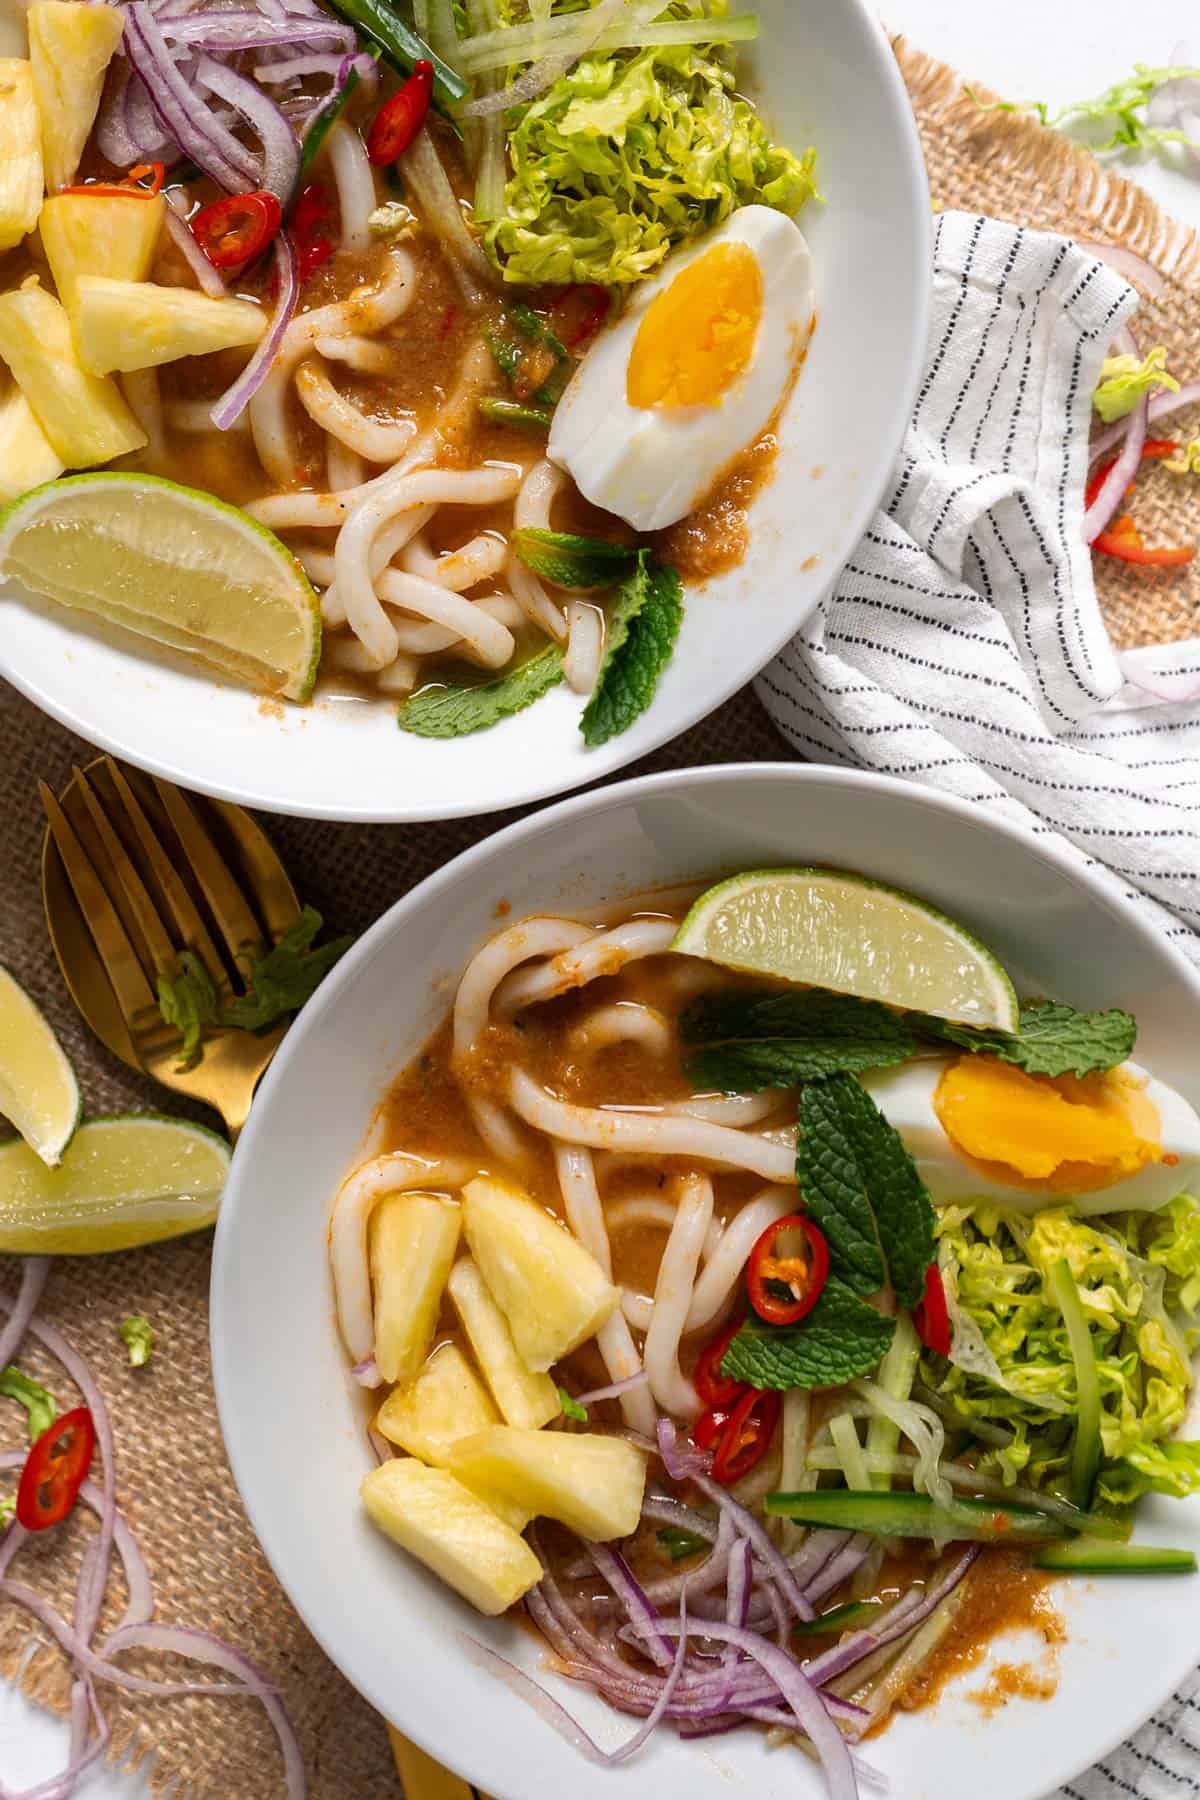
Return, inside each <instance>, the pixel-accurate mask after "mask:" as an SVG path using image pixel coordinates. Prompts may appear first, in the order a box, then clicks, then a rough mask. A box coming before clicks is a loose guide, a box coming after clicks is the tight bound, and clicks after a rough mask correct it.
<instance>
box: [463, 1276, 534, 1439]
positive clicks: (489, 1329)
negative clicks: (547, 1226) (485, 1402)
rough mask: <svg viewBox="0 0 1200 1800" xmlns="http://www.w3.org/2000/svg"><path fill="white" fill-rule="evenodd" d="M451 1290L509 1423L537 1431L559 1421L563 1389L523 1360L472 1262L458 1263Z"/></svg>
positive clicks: (466, 1330) (504, 1321)
mask: <svg viewBox="0 0 1200 1800" xmlns="http://www.w3.org/2000/svg"><path fill="white" fill-rule="evenodd" d="M446 1286H447V1288H448V1290H449V1293H450V1298H451V1299H452V1300H453V1302H454V1304H455V1307H456V1308H457V1310H458V1316H459V1318H460V1319H461V1320H462V1325H463V1330H464V1331H465V1332H466V1334H467V1336H468V1337H469V1338H470V1340H471V1348H472V1350H474V1352H475V1356H476V1358H477V1360H478V1363H479V1366H480V1368H481V1369H482V1370H483V1378H484V1380H485V1381H486V1382H487V1384H488V1386H489V1387H490V1388H491V1390H492V1397H493V1399H494V1400H495V1402H496V1405H497V1406H498V1407H499V1408H500V1411H501V1413H502V1414H503V1415H504V1417H505V1419H506V1420H507V1421H508V1423H509V1424H510V1425H520V1426H522V1427H524V1428H525V1429H527V1430H529V1431H536V1430H537V1428H538V1426H539V1425H544V1424H545V1423H546V1421H547V1420H548V1419H553V1418H556V1417H557V1416H558V1413H559V1411H560V1410H561V1409H560V1407H559V1404H558V1389H557V1388H556V1387H555V1385H554V1383H553V1382H552V1381H551V1379H550V1377H549V1376H548V1375H535V1374H534V1372H533V1370H532V1369H530V1368H527V1367H526V1365H525V1364H524V1363H523V1362H522V1361H521V1358H520V1357H519V1356H518V1355H517V1347H516V1345H515V1344H514V1343H513V1338H512V1332H511V1331H510V1330H509V1329H508V1321H507V1320H506V1319H505V1317H504V1314H503V1313H502V1312H501V1311H500V1308H499V1307H498V1306H497V1305H496V1302H495V1301H494V1300H493V1299H492V1296H491V1295H490V1294H489V1293H488V1290H487V1287H486V1286H485V1284H484V1279H483V1276H482V1275H481V1274H480V1273H479V1270H478V1269H477V1268H476V1267H475V1264H474V1263H473V1262H472V1261H471V1260H470V1258H469V1257H464V1258H463V1259H462V1261H461V1262H457V1263H455V1265H454V1267H453V1268H452V1269H451V1271H450V1279H449V1281H448V1282H447V1284H446Z"/></svg>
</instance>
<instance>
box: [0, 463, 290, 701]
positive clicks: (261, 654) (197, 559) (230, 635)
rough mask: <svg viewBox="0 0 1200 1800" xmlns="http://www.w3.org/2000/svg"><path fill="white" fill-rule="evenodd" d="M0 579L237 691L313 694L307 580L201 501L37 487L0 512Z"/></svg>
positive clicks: (226, 513)
mask: <svg viewBox="0 0 1200 1800" xmlns="http://www.w3.org/2000/svg"><path fill="white" fill-rule="evenodd" d="M0 574H2V575H6V576H7V577H8V578H9V579H10V580H13V581H21V582H24V584H25V586H26V587H28V588H31V589H32V590H33V591H34V593H37V594H45V595H46V596H47V597H48V598H49V599H51V600H57V601H59V602H60V603H61V604H62V605H63V606H73V607H77V608H79V610H80V611H81V612H86V613H92V614H94V615H95V616H96V617H98V618H101V619H106V620H108V621H109V623H110V624H113V625H121V626H124V627H125V629H126V630H128V631H134V632H137V633H138V635H139V636H140V637H147V638H152V639H153V640H154V642H155V643H157V644H165V645H167V646H168V648H170V649H172V650H182V651H185V652H187V653H188V654H190V655H192V656H196V657H198V658H200V659H201V660H202V661H203V662H205V663H207V664H209V665H210V666H211V667H212V668H214V669H217V670H219V671H220V672H221V673H222V674H223V675H228V676H230V677H231V678H232V679H233V680H235V681H239V682H243V683H244V684H245V685H246V686H248V687H252V688H257V689H261V690H264V691H265V692H267V693H271V694H282V695H283V696H284V698H285V699H288V700H307V699H308V698H309V696H310V694H311V693H312V689H313V682H314V681H315V680H316V674H317V663H318V661H319V660H320V655H321V611H320V606H319V603H318V601H317V597H316V595H315V594H314V593H313V590H312V587H311V586H310V585H309V581H308V578H307V576H306V575H305V573H304V571H303V569H302V568H301V567H300V565H299V563H298V562H297V561H296V559H295V557H294V556H293V555H292V554H291V552H290V551H289V550H288V549H286V548H285V546H284V545H283V544H281V543H280V541H279V539H278V538H277V537H275V535H274V534H273V533H272V532H270V531H267V530H266V529H265V528H264V527H263V526H261V525H258V524H256V523H255V521H254V520H253V519H249V518H247V517H246V514H245V513H243V512H239V511H238V509H237V507H236V506H226V505H225V503H224V501H222V500H214V499H213V497H212V495H211V494H200V493H197V492H196V491H195V489H193V488H185V487H178V486H177V485H176V484H175V482H173V481H163V480H161V479H160V478H159V477H158V476H157V475H112V474H100V475H70V476H67V477H66V478H65V479H63V480H61V481H51V482H47V483H46V485H45V486H44V487H39V488H34V489H33V490H32V491H31V492H30V493H28V494H23V495H22V496H21V498H20V499H19V500H15V501H14V502H13V504H12V505H11V506H9V507H7V508H6V509H5V511H4V512H0Z"/></svg>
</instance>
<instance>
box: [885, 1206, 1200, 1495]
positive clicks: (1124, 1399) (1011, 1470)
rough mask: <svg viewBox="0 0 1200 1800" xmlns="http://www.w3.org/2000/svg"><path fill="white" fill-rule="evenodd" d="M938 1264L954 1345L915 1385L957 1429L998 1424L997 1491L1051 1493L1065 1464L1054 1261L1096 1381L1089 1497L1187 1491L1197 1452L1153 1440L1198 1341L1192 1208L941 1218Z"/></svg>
mask: <svg viewBox="0 0 1200 1800" xmlns="http://www.w3.org/2000/svg"><path fill="white" fill-rule="evenodd" d="M938 1239H939V1241H938V1263H939V1267H940V1268H941V1271H942V1277H943V1282H944V1284H945V1286H946V1290H947V1299H948V1303H949V1306H950V1311H951V1317H952V1322H953V1326H954V1337H953V1343H952V1345H951V1354H950V1358H949V1360H948V1361H947V1360H945V1359H943V1358H940V1357H934V1356H931V1355H928V1354H927V1355H926V1356H925V1357H924V1358H923V1360H922V1367H921V1375H922V1379H923V1381H924V1382H925V1384H926V1386H927V1387H928V1388H930V1389H931V1390H932V1391H933V1393H934V1394H935V1395H936V1396H937V1397H938V1399H939V1401H940V1402H941V1403H942V1404H943V1405H946V1406H952V1407H953V1408H954V1409H955V1412H956V1413H957V1414H959V1415H960V1416H961V1417H962V1418H963V1419H964V1421H966V1428H967V1429H968V1430H969V1429H970V1427H971V1423H972V1422H974V1421H975V1420H981V1421H984V1422H987V1421H999V1422H1002V1423H1003V1424H1004V1425H1006V1426H1008V1427H1009V1428H1010V1430H1011V1431H1012V1434H1013V1435H1012V1441H1011V1442H1010V1443H1008V1444H1004V1445H996V1444H993V1443H985V1444H981V1451H982V1454H981V1456H980V1467H981V1468H984V1469H986V1470H988V1471H989V1472H992V1473H995V1474H998V1475H999V1476H1001V1477H1002V1479H1003V1480H1005V1481H1006V1482H1008V1483H1010V1484H1011V1483H1015V1482H1016V1481H1018V1480H1022V1481H1025V1482H1028V1483H1032V1484H1033V1485H1035V1486H1048V1485H1056V1484H1058V1483H1059V1482H1060V1481H1061V1480H1062V1478H1063V1477H1064V1476H1065V1474H1066V1472H1067V1468H1068V1464H1069V1460H1070V1450H1071V1438H1072V1431H1073V1426H1074V1413H1075V1407H1076V1400H1077V1395H1076V1382H1075V1369H1074V1363H1073V1359H1072V1356H1071V1350H1070V1345H1069V1343H1068V1340H1067V1332H1066V1328H1065V1326H1064V1324H1063V1319H1062V1314H1061V1312H1060V1310H1059V1308H1058V1307H1057V1306H1056V1305H1055V1303H1054V1300H1053V1298H1052V1296H1051V1294H1050V1292H1049V1287H1048V1278H1049V1275H1050V1271H1051V1270H1052V1269H1053V1267H1054V1265H1055V1263H1056V1262H1058V1261H1059V1260H1060V1259H1064V1260H1065V1261H1066V1262H1067V1264H1068V1266H1069V1268H1070V1271H1071V1275H1072V1277H1073V1278H1074V1280H1075V1282H1076V1284H1077V1286H1078V1289H1079V1297H1080V1302H1081V1304H1082V1307H1083V1312H1084V1316H1085V1318H1086V1320H1087V1323H1088V1327H1089V1331H1090V1334H1091V1338H1092V1345H1093V1348H1094V1350H1095V1354H1096V1364H1097V1370H1098V1374H1099V1380H1100V1395H1101V1408H1102V1410H1101V1418H1100V1438H1101V1446H1102V1452H1103V1462H1102V1466H1101V1469H1100V1475H1099V1482H1098V1487H1097V1495H1098V1497H1099V1498H1100V1499H1101V1500H1102V1501H1104V1502H1106V1503H1108V1504H1112V1505H1122V1504H1125V1503H1126V1502H1128V1501H1130V1500H1132V1499H1134V1498H1136V1497H1137V1495H1138V1494H1139V1493H1145V1492H1147V1491H1149V1490H1150V1489H1153V1490H1155V1491H1156V1492H1161V1493H1168V1494H1185V1493H1193V1492H1200V1446H1198V1445H1191V1444H1185V1443H1170V1444H1167V1443H1165V1442H1164V1440H1165V1439H1167V1438H1168V1437H1169V1436H1170V1434H1171V1433H1172V1432H1173V1431H1175V1430H1177V1429H1178V1427H1179V1426H1180V1425H1181V1424H1182V1422H1183V1419H1184V1415H1185V1412H1186V1410H1187V1400H1188V1393H1189V1390H1190V1387H1191V1381H1192V1373H1191V1367H1190V1363H1189V1352H1190V1350H1191V1349H1192V1348H1193V1347H1194V1346H1195V1345H1196V1344H1197V1343H1200V1209H1198V1207H1197V1204H1196V1202H1195V1201H1194V1200H1190V1199H1187V1198H1185V1197H1181V1198H1180V1199H1178V1200H1175V1201H1173V1202H1172V1203H1171V1205H1170V1206H1167V1207H1164V1208H1163V1209H1162V1210H1161V1211H1159V1212H1155V1213H1135V1212H1125V1213H1114V1214H1109V1215H1105V1216H1101V1217H1098V1218H1090V1219H1087V1220H1084V1219H1081V1218H1080V1217H1079V1216H1078V1215H1077V1214H1076V1213H1075V1212H1074V1211H1073V1210H1072V1209H1071V1208H1069V1207H1055V1208H1053V1209H1050V1210H1048V1211H1046V1212H1042V1213H1038V1214H1036V1215H1034V1216H1033V1217H1032V1218H1030V1217H1027V1216H1025V1215H1021V1214H1015V1213H1006V1212H1004V1211H1002V1210H1001V1209H1000V1208H997V1207H994V1206H980V1207H978V1208H974V1209H972V1208H969V1207H966V1206H959V1207H947V1208H945V1209H943V1211H942V1213H941V1215H940V1218H939V1221H938Z"/></svg>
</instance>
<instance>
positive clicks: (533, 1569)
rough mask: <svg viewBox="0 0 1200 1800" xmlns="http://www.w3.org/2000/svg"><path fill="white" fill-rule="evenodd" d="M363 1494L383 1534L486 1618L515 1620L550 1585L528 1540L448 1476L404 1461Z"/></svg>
mask: <svg viewBox="0 0 1200 1800" xmlns="http://www.w3.org/2000/svg"><path fill="white" fill-rule="evenodd" d="M359 1492H360V1493H361V1494H362V1498H363V1504H364V1506H365V1507H366V1509H367V1512H368V1514H369V1515H370V1517H371V1518H372V1520H373V1521H374V1522H375V1524H376V1525H378V1526H379V1529H380V1530H381V1531H385V1532H386V1533H387V1535H388V1536H389V1537H390V1538H392V1539H394V1540H395V1542H396V1543H397V1544H399V1545H400V1546H401V1547H402V1548H403V1549H405V1550H407V1551H408V1552H409V1553H410V1554H411V1555H412V1556H415V1557H416V1558H417V1560H418V1561H419V1562H423V1563H424V1564H425V1566H426V1568H427V1569H432V1570H433V1572H434V1574H435V1575H440V1576H441V1578H442V1580H443V1581H445V1582H447V1583H448V1584H449V1586H450V1587H452V1588H454V1589H456V1591H457V1592H458V1593H460V1594H461V1595H462V1597H463V1599H464V1600H469V1601H470V1602H471V1605H472V1606H474V1607H475V1608H477V1610H478V1611H479V1612H481V1613H489V1614H492V1615H494V1614H496V1613H502V1612H507V1611H508V1608H509V1607H510V1606H512V1605H513V1604H514V1603H515V1602H516V1601H518V1600H519V1599H520V1598H521V1596H522V1594H527V1593H528V1592H529V1590H530V1588H531V1587H534V1586H536V1584H537V1583H538V1582H539V1581H540V1580H541V1579H542V1565H541V1563H540V1562H539V1561H538V1559H537V1557H536V1556H535V1555H534V1554H533V1551H532V1550H531V1549H530V1548H529V1545H528V1544H527V1543H526V1542H525V1539H524V1538H523V1537H521V1536H520V1535H519V1534H518V1533H517V1532H515V1531H514V1530H513V1529H512V1527H511V1526H510V1525H506V1524H505V1523H504V1521H503V1520H502V1519H498V1518H497V1517H496V1515H495V1513H493V1512H490V1511H489V1510H488V1508H487V1507H486V1506H485V1505H484V1504H483V1502H482V1501H481V1500H478V1499H476V1497H475V1495H474V1494H472V1493H470V1492H468V1490H467V1489H466V1488H465V1487H463V1486H462V1484H461V1483H460V1482H457V1481H456V1480H455V1479H454V1477H453V1475H448V1474H447V1473H446V1471H445V1470H444V1469H427V1468H426V1467H425V1465H424V1463H419V1462H417V1461H415V1459H413V1458H412V1457H408V1456H398V1457H395V1458H393V1460H392V1461H391V1462H385V1463H383V1464H381V1466H380V1467H379V1468H378V1469H372V1471H371V1473H370V1474H369V1475H367V1476H366V1477H365V1478H364V1480H363V1484H362V1487H361V1488H360V1490H359Z"/></svg>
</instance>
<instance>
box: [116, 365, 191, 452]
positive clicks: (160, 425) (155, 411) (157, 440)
mask: <svg viewBox="0 0 1200 1800" xmlns="http://www.w3.org/2000/svg"><path fill="white" fill-rule="evenodd" d="M121 391H122V393H123V394H124V395H125V398H126V400H127V401H128V403H129V410H130V412H132V414H133V416H134V418H135V419H136V420H137V422H138V424H139V425H140V426H141V428H142V430H143V431H144V432H145V434H146V437H147V439H148V440H149V441H148V442H147V445H146V449H145V451H144V452H143V454H144V455H145V457H146V459H147V461H148V462H151V463H154V464H156V465H157V466H159V467H161V466H162V464H163V462H164V461H165V460H166V454H167V440H166V433H165V430H164V420H163V403H162V395H161V394H160V393H159V391H158V370H157V369H130V370H129V371H128V372H127V373H126V374H124V375H122V377H121ZM211 426H212V420H211V419H210V420H209V427H210V429H211Z"/></svg>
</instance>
